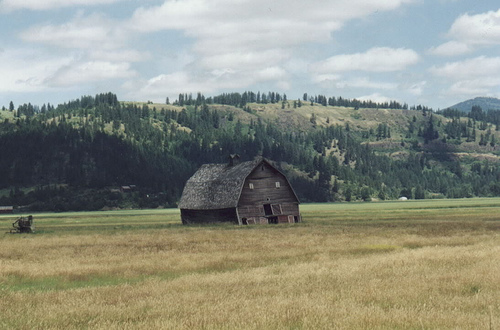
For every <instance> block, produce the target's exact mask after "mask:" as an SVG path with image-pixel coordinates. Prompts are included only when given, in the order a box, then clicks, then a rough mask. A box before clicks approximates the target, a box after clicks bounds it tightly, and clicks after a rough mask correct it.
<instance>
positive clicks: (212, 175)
mask: <svg viewBox="0 0 500 330" xmlns="http://www.w3.org/2000/svg"><path fill="white" fill-rule="evenodd" d="M262 163H266V164H268V165H269V166H271V167H272V168H273V169H275V170H276V171H277V172H278V173H280V174H281V175H283V177H285V175H284V174H283V173H281V172H280V171H279V170H278V169H276V167H274V166H273V165H272V164H271V163H270V162H269V161H268V160H266V159H264V158H257V159H255V160H253V161H248V162H242V163H239V164H237V165H233V166H231V165H229V164H205V165H202V166H201V167H200V169H199V170H198V171H197V172H196V173H195V174H194V175H193V176H192V177H191V178H190V179H189V180H188V181H187V182H186V186H185V187H184V191H183V192H182V197H181V200H180V202H179V208H180V209H191V210H214V209H226V208H234V207H237V206H238V201H239V199H240V195H241V191H242V189H243V185H244V183H245V180H246V178H247V177H248V176H249V175H250V174H251V173H252V172H253V170H254V169H256V168H257V167H258V166H259V165H260V164H262ZM285 179H286V177H285ZM290 187H291V186H290ZM292 191H293V189H292ZM293 194H294V195H295V192H293ZM295 198H296V199H297V201H298V198H297V196H296V195H295Z"/></svg>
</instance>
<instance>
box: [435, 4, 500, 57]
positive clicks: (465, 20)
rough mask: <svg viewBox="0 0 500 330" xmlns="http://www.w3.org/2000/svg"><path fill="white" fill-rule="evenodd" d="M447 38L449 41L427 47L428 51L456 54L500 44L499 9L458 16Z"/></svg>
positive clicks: (440, 53)
mask: <svg viewBox="0 0 500 330" xmlns="http://www.w3.org/2000/svg"><path fill="white" fill-rule="evenodd" d="M447 38H449V39H450V41H448V42H446V43H444V44H442V45H440V46H437V47H433V48H431V49H429V53H430V54H433V55H438V56H457V55H463V54H466V53H470V52H472V51H473V50H475V48H477V47H485V46H492V45H500V9H499V10H498V11H489V12H487V13H482V14H476V15H470V14H464V15H462V16H460V17H458V18H457V19H456V20H455V21H454V22H453V24H452V25H451V27H450V29H449V31H448V33H447Z"/></svg>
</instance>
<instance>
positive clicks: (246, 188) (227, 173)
mask: <svg viewBox="0 0 500 330" xmlns="http://www.w3.org/2000/svg"><path fill="white" fill-rule="evenodd" d="M179 208H180V210H181V218H182V223H183V224H195V223H214V222H234V223H236V224H240V225H242V224H267V223H294V222H300V220H301V218H300V213H299V199H298V198H297V195H296V194H295V192H294V190H293V188H292V186H291V185H290V183H289V182H288V179H287V178H286V177H285V175H284V174H283V173H281V172H280V171H279V170H278V169H277V168H276V167H274V166H273V165H272V163H271V162H270V161H268V160H266V159H264V158H258V159H256V160H253V161H248V162H239V156H237V155H235V156H231V157H230V159H229V163H227V164H205V165H203V166H202V167H200V169H199V170H198V171H197V172H196V173H195V174H194V175H193V176H192V177H191V178H190V179H189V180H188V181H187V183H186V186H185V187H184V191H183V193H182V197H181V200H180V202H179Z"/></svg>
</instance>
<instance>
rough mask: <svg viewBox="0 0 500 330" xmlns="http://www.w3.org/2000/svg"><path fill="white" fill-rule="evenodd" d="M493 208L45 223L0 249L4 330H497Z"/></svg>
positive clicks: (499, 295) (443, 205) (442, 204)
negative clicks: (256, 221) (196, 221)
mask: <svg viewBox="0 0 500 330" xmlns="http://www.w3.org/2000/svg"><path fill="white" fill-rule="evenodd" d="M499 209H500V200H493V199H492V200H474V201H453V202H451V201H438V202H422V203H367V204H336V205H306V206H304V207H303V216H304V218H305V222H304V223H302V224H297V225H276V226H245V227H237V226H204V227H183V226H182V225H178V224H177V223H178V222H180V220H179V219H178V213H177V212H176V211H172V210H165V211H155V212H152V213H151V214H147V213H144V212H143V213H136V214H134V212H133V211H132V212H130V214H128V215H127V214H121V215H120V216H121V217H122V219H123V224H124V226H125V227H120V225H119V224H120V223H121V222H120V220H119V218H120V217H119V216H117V217H114V216H112V215H113V214H119V213H113V212H109V213H96V214H95V216H93V215H92V213H90V214H85V215H84V216H83V215H79V214H74V215H71V216H72V217H73V218H70V219H69V220H68V219H65V218H63V216H64V214H63V215H60V214H59V215H54V216H51V215H41V216H40V217H39V218H38V222H37V229H38V230H39V231H38V233H37V234H34V235H25V236H22V235H3V237H0V246H1V249H0V310H1V311H2V313H0V328H6V329H138V328H139V329H193V328H195V329H387V328H390V329H499V328H500V285H499V283H500V223H499V218H500V216H499V214H500V213H499ZM78 218H79V219H81V220H79V221H80V222H74V223H72V222H70V223H69V224H68V221H71V219H78ZM106 219H107V220H110V219H111V221H110V222H111V223H112V224H111V225H112V227H110V228H109V230H103V228H105V227H106V225H105V224H103V221H104V220H106ZM140 219H144V221H145V222H146V223H147V224H149V226H152V224H154V223H155V221H154V219H156V221H157V223H161V222H166V226H165V227H161V226H156V227H155V226H152V227H151V228H143V227H142V226H140V223H139V222H137V221H138V220H140ZM454 219H455V220H454ZM99 221H100V222H101V224H102V226H101V227H98V226H97V224H98V223H99ZM0 222H1V223H2V224H1V225H0V228H2V229H3V228H4V227H2V226H4V225H5V222H6V221H4V220H2V218H0ZM82 222H83V223H88V224H89V227H87V228H86V227H85V226H84V225H83V224H82ZM63 224H66V225H63ZM76 224H78V226H79V227H78V228H79V230H73V229H74V227H73V226H76ZM134 224H136V225H137V226H136V227H134ZM126 226H128V227H126ZM44 228H45V229H44ZM47 228H52V229H53V230H48V229H47ZM44 230H45V232H44Z"/></svg>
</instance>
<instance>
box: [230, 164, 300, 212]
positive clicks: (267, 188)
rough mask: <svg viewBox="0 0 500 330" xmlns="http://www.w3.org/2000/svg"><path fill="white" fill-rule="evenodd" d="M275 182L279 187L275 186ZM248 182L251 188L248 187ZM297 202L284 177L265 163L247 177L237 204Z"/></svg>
mask: <svg viewBox="0 0 500 330" xmlns="http://www.w3.org/2000/svg"><path fill="white" fill-rule="evenodd" d="M276 183H278V184H279V187H276ZM250 184H251V185H252V186H253V189H251V188H250ZM291 202H292V203H293V202H295V203H298V201H297V199H296V198H295V195H294V193H293V191H292V188H291V187H290V185H289V184H288V182H287V180H286V178H285V177H284V176H283V174H281V173H280V172H278V171H276V170H275V169H274V168H272V167H271V166H269V165H267V164H266V163H262V165H259V166H257V168H256V169H255V170H254V171H253V172H252V173H251V174H250V175H249V176H248V177H247V179H246V180H245V184H244V186H243V189H242V192H241V197H240V200H239V203H238V204H239V205H262V204H266V203H273V204H274V203H291Z"/></svg>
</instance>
